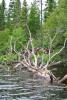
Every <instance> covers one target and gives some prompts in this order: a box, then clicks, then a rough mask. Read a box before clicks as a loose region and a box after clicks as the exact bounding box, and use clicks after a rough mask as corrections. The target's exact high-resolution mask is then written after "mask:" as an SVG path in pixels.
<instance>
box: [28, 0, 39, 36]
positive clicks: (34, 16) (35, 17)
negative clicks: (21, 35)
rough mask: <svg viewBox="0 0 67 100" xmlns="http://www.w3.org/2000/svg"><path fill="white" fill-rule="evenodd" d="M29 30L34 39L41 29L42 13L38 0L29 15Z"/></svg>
mask: <svg viewBox="0 0 67 100" xmlns="http://www.w3.org/2000/svg"><path fill="white" fill-rule="evenodd" d="M29 28H30V31H31V33H32V36H33V37H36V34H37V32H38V30H39V29H40V13H39V8H38V6H37V3H36V0H35V1H34V2H33V4H32V6H31V9H30V14H29Z"/></svg>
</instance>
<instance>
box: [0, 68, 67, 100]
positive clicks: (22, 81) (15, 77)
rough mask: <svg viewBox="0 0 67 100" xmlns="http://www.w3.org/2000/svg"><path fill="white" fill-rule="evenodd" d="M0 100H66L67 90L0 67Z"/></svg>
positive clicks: (25, 72) (20, 72) (27, 74)
mask: <svg viewBox="0 0 67 100" xmlns="http://www.w3.org/2000/svg"><path fill="white" fill-rule="evenodd" d="M0 100H67V90H66V89H64V87H63V86H61V85H60V86H58V85H56V84H55V85H50V84H48V83H47V82H45V81H44V80H42V79H39V78H34V77H33V75H32V74H31V73H30V72H27V71H19V70H18V71H13V72H12V71H10V70H9V68H8V70H7V71H5V69H3V68H2V67H1V68H0Z"/></svg>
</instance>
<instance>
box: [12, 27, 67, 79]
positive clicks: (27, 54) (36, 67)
mask: <svg viewBox="0 0 67 100" xmlns="http://www.w3.org/2000/svg"><path fill="white" fill-rule="evenodd" d="M27 27H28V26H27ZM28 30H29V28H28ZM29 35H30V38H29V41H28V43H27V45H26V47H25V48H24V52H23V53H22V54H21V53H18V52H17V51H16V50H15V49H14V51H15V52H16V53H17V54H18V56H19V58H20V56H22V60H19V62H18V63H17V64H16V65H15V66H14V68H19V67H20V65H22V67H26V68H27V69H28V70H29V71H31V72H32V73H37V74H38V75H40V76H42V77H45V76H46V75H49V76H51V75H52V77H53V78H54V79H55V80H57V78H56V77H55V76H54V75H53V74H52V72H51V71H49V70H48V67H50V66H52V65H54V64H58V63H61V61H58V62H51V60H52V59H53V58H54V57H55V56H56V55H58V54H59V53H60V52H61V51H62V50H63V49H64V48H65V44H66V41H67V38H66V39H65V41H64V45H63V47H62V48H61V49H60V50H59V51H58V52H56V53H54V54H53V55H51V48H52V44H53V42H54V40H55V38H56V36H57V33H56V34H55V36H54V37H53V39H51V37H50V45H49V47H50V48H49V52H48V61H47V63H46V64H44V62H43V57H40V58H41V63H40V64H38V55H37V54H36V52H35V49H34V45H33V39H32V37H31V32H30V30H29ZM29 46H30V47H31V50H30V49H29Z"/></svg>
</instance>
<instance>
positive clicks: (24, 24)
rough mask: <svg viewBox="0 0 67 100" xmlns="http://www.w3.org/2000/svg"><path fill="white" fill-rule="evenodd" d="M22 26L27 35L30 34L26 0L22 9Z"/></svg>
mask: <svg viewBox="0 0 67 100" xmlns="http://www.w3.org/2000/svg"><path fill="white" fill-rule="evenodd" d="M20 23H21V27H22V28H23V29H24V31H25V33H26V35H27V36H28V29H27V24H28V7H27V2H26V0H24V1H23V6H22V10H21V22H20Z"/></svg>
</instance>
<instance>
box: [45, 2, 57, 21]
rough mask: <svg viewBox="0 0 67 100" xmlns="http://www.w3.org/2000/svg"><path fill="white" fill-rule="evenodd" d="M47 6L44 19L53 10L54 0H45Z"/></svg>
mask: <svg viewBox="0 0 67 100" xmlns="http://www.w3.org/2000/svg"><path fill="white" fill-rule="evenodd" d="M46 4H47V7H46V9H45V12H44V19H45V21H46V20H47V19H48V17H49V16H50V14H51V13H52V12H53V10H54V9H55V8H56V2H55V0H47V3H46Z"/></svg>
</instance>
